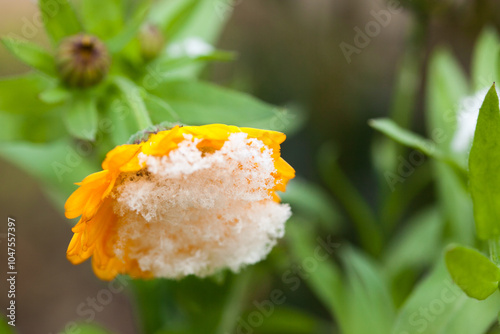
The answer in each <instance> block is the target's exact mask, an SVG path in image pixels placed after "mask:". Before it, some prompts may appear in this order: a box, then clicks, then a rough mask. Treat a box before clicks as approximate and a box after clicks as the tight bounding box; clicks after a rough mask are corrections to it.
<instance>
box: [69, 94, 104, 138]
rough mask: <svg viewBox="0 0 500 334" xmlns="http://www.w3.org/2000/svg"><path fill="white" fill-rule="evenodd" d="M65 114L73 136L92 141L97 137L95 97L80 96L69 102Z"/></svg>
mask: <svg viewBox="0 0 500 334" xmlns="http://www.w3.org/2000/svg"><path fill="white" fill-rule="evenodd" d="M63 115H64V122H65V124H66V128H67V130H68V132H69V133H70V134H71V135H72V136H74V137H76V138H80V139H84V140H91V141H92V140H94V139H95V135H96V132H97V121H98V114H97V106H96V100H95V99H93V98H92V97H91V96H89V95H81V96H78V97H76V98H74V99H73V100H71V101H69V102H68V104H67V107H66V108H65V110H64V114H63Z"/></svg>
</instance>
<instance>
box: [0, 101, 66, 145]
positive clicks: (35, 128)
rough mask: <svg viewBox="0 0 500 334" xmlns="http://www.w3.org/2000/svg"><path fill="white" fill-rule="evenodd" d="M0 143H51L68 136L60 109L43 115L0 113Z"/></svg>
mask: <svg viewBox="0 0 500 334" xmlns="http://www.w3.org/2000/svg"><path fill="white" fill-rule="evenodd" d="M0 124H2V131H1V132H0V141H30V142H35V143H44V142H49V141H52V140H55V139H58V138H61V137H63V136H65V135H66V134H67V132H66V129H65V127H64V124H63V122H62V120H61V116H60V112H59V110H58V109H54V110H51V111H48V112H46V113H43V114H34V115H22V114H9V113H4V112H1V111H0Z"/></svg>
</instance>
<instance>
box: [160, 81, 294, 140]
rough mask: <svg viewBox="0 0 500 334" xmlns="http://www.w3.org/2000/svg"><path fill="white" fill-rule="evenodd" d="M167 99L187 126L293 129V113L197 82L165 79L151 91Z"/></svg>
mask: <svg viewBox="0 0 500 334" xmlns="http://www.w3.org/2000/svg"><path fill="white" fill-rule="evenodd" d="M151 92H152V93H153V94H155V95H157V96H160V97H161V98H162V99H165V100H166V101H168V103H169V104H170V106H171V107H172V108H173V109H174V110H175V111H176V112H177V113H178V114H179V116H180V118H181V122H183V123H185V124H190V125H201V124H210V123H224V124H230V125H237V126H248V127H255V128H262V129H270V130H277V131H285V132H287V133H291V132H293V131H294V130H295V129H297V128H298V127H299V125H300V122H299V119H298V117H297V116H296V115H294V114H292V113H291V112H289V111H288V110H285V109H279V108H276V107H274V106H272V105H269V104H267V103H264V102H261V101H259V100H257V99H255V98H253V97H251V96H249V95H246V94H244V93H240V92H236V91H233V90H230V89H227V88H222V87H219V86H216V85H213V84H209V83H204V82H199V81H168V82H163V83H160V84H159V85H158V86H157V87H156V88H154V89H153V90H152V91H151Z"/></svg>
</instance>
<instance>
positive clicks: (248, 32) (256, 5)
mask: <svg viewBox="0 0 500 334" xmlns="http://www.w3.org/2000/svg"><path fill="white" fill-rule="evenodd" d="M214 1H215V0H214ZM404 6H405V9H404V10H402V11H401V13H398V14H394V15H391V16H390V21H389V23H388V24H387V26H385V27H382V28H381V31H380V33H379V34H377V35H376V36H374V37H372V38H370V42H369V44H368V45H367V46H366V47H364V48H362V49H361V50H360V52H359V53H353V54H352V55H351V62H350V63H348V61H347V60H346V58H345V56H344V54H343V52H342V49H341V47H340V45H341V43H342V42H345V43H349V44H354V38H355V35H356V31H355V28H360V29H365V25H366V24H367V23H368V22H370V21H372V20H374V17H373V14H372V11H376V12H378V11H380V10H385V9H386V8H387V3H386V2H385V1H381V0H380V1H367V0H364V1H363V0H356V1H353V0H314V1H311V0H252V1H249V0H237V1H236V2H235V6H234V14H233V16H232V18H231V19H230V21H229V23H228V25H227V26H226V28H225V30H224V33H223V34H222V38H221V40H220V43H219V46H220V48H222V49H226V50H235V51H237V52H238V54H239V57H238V59H237V61H235V62H234V63H232V64H217V65H212V66H210V67H209V68H208V69H207V71H206V72H205V74H204V75H205V76H206V77H207V78H209V79H211V80H214V81H216V82H218V83H220V84H222V85H230V86H233V87H236V88H237V89H241V90H244V91H247V92H249V93H251V94H253V95H255V96H257V97H259V98H261V99H263V100H264V101H267V102H270V103H273V104H276V105H279V106H287V105H292V104H293V105H300V106H301V108H302V109H303V110H304V112H305V113H306V116H307V119H308V121H307V123H306V124H307V125H306V127H305V128H303V129H302V130H301V131H300V132H299V133H297V134H296V135H294V136H292V137H290V138H289V140H287V142H286V143H285V145H284V148H283V156H284V157H285V158H286V160H287V161H289V162H290V164H291V165H293V166H294V167H295V168H296V170H297V171H298V174H299V175H301V176H303V177H306V178H308V179H310V180H313V181H316V182H321V180H320V178H319V177H318V176H317V167H316V166H317V162H316V156H317V153H318V150H319V148H320V146H321V144H323V143H324V142H328V141H333V142H335V143H336V145H337V147H338V148H339V151H340V152H339V157H340V163H341V166H342V168H343V169H344V170H345V171H346V172H347V174H348V175H349V177H350V178H351V179H352V181H353V182H354V184H355V185H356V186H357V187H358V188H360V189H361V190H362V192H363V194H364V195H365V197H367V198H369V199H371V200H372V201H375V200H376V193H377V189H376V187H375V185H376V182H375V180H374V177H373V176H372V166H371V160H370V149H371V146H370V145H371V144H370V142H371V138H372V137H373V136H374V132H373V131H372V130H371V129H370V128H369V127H368V126H367V120H368V119H370V118H374V117H380V116H386V115H388V113H389V110H390V108H391V96H392V92H393V86H394V82H395V74H396V71H397V69H398V64H399V63H400V62H401V59H402V56H403V54H404V53H405V50H408V48H412V45H411V44H412V43H413V44H414V43H420V45H421V46H422V47H421V48H419V49H418V50H419V51H418V52H421V54H420V55H419V56H420V57H421V64H420V66H421V69H422V73H423V76H424V79H425V73H424V70H425V68H426V61H427V57H428V55H429V52H430V51H431V50H432V49H433V48H434V47H435V46H436V45H448V46H449V47H450V48H451V49H452V50H453V52H454V53H455V54H456V55H457V56H458V58H459V59H460V61H461V62H462V65H463V66H464V68H468V67H469V66H468V65H469V62H470V57H471V50H472V46H473V44H474V42H475V39H476V37H477V35H478V33H479V31H480V30H481V28H482V27H483V26H484V25H485V24H489V25H496V26H497V27H498V26H499V24H500V2H499V1H497V0H478V1H466V0H455V1H453V0H448V1H431V0H429V1H417V0H412V1H407V2H404ZM35 11H36V3H35V2H34V1H30V0H18V1H15V2H13V1H8V0H0V35H5V34H8V33H10V32H14V33H17V34H19V32H20V30H21V29H22V27H23V24H25V22H26V18H30V17H32V16H33V14H34V13H35ZM34 40H37V41H39V42H41V43H45V44H46V38H45V36H44V32H43V31H42V30H41V29H40V31H39V32H38V33H37V34H36V37H35V38H34ZM25 71H27V68H26V67H24V66H23V65H21V64H20V63H19V62H17V61H15V60H14V58H13V57H12V56H10V55H9V54H8V53H7V51H6V50H5V49H4V48H0V75H1V76H5V75H12V74H17V73H23V72H25ZM424 82H425V81H422V84H421V88H420V91H421V93H420V95H421V98H419V99H418V100H419V101H422V100H423V93H422V92H423V91H424V89H423V85H424ZM424 107H425V106H424V103H423V102H419V103H418V105H416V106H415V110H414V114H413V117H412V128H413V129H414V130H416V131H417V132H423V124H424V119H423V110H424ZM33 163H36V161H33ZM0 171H1V172H0V184H1V185H2V186H1V187H2V188H1V189H2V191H1V194H0V196H1V207H2V210H1V212H2V220H4V221H6V220H7V217H8V216H11V217H14V218H15V219H16V221H17V227H18V230H17V236H18V237H17V238H18V240H17V249H18V254H17V261H18V273H19V275H18V281H17V283H18V286H17V291H18V294H17V296H16V297H17V298H16V300H17V303H18V305H19V309H18V325H19V326H18V327H16V329H17V330H18V331H19V333H59V332H60V331H62V330H63V329H64V326H65V324H66V323H68V322H70V321H75V320H76V321H77V320H85V319H78V316H77V313H76V309H77V307H78V305H79V304H80V303H82V302H86V299H87V298H88V297H89V296H94V297H95V296H96V295H97V294H98V292H99V290H100V289H102V288H104V287H106V283H105V282H100V281H99V280H98V279H97V278H95V276H94V275H93V273H92V270H91V269H90V265H89V264H88V263H87V264H85V265H81V266H73V265H71V264H70V263H69V262H68V261H66V259H65V251H66V247H67V244H68V242H69V240H70V237H71V231H70V224H69V223H68V221H67V220H66V219H65V218H64V216H63V214H62V208H61V210H56V209H55V208H54V207H53V205H52V203H51V202H50V201H49V199H48V198H46V197H45V196H44V194H43V193H42V191H41V188H40V187H39V185H38V184H37V183H36V182H35V180H34V179H32V178H31V177H29V176H28V175H27V174H25V173H24V172H22V171H20V170H18V169H17V168H16V167H15V166H13V165H11V164H9V163H6V162H4V161H0ZM5 229H6V224H5V223H3V224H1V225H0V233H5V232H6V230H5ZM0 245H1V246H0V247H1V248H2V252H0V263H2V268H3V264H4V263H6V252H5V251H3V250H4V249H5V248H6V245H5V240H4V239H2V238H0ZM0 278H1V281H2V286H4V284H5V283H4V282H5V270H2V274H1V275H0ZM3 290H4V289H2V291H3ZM0 300H1V301H2V303H1V304H0V307H1V308H2V310H4V309H5V307H6V305H5V299H4V298H3V296H2V298H1V299H0ZM2 312H3V311H2ZM133 320H134V318H133V310H132V307H131V303H130V302H129V297H128V296H127V295H126V294H124V293H122V294H115V295H114V296H113V301H112V302H111V303H110V305H109V306H107V307H106V308H105V309H104V310H103V311H102V312H97V314H96V318H95V321H97V322H99V323H101V324H103V325H104V326H105V327H107V328H108V329H110V330H111V331H114V332H116V333H125V334H127V333H136V332H137V329H136V328H135V324H134V321H133Z"/></svg>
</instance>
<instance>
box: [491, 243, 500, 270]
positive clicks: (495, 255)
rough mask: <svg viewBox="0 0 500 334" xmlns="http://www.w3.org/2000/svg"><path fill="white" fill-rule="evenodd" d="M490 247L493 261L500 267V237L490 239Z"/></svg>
mask: <svg viewBox="0 0 500 334" xmlns="http://www.w3.org/2000/svg"><path fill="white" fill-rule="evenodd" d="M488 245H489V247H490V259H491V261H492V262H493V263H494V264H496V265H497V266H500V237H496V238H494V239H489V240H488Z"/></svg>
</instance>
